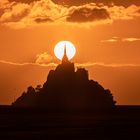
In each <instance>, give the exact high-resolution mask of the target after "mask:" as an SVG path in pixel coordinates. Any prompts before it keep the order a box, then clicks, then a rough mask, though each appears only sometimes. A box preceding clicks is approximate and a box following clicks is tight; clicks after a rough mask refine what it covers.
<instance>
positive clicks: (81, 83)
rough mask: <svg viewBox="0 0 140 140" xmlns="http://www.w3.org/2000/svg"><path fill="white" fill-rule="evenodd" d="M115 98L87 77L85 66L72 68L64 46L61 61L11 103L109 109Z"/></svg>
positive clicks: (36, 106)
mask: <svg viewBox="0 0 140 140" xmlns="http://www.w3.org/2000/svg"><path fill="white" fill-rule="evenodd" d="M115 103H116V102H115V101H114V100H113V96H112V94H111V92H110V90H108V89H104V88H103V87H102V86H101V85H100V84H99V83H98V82H96V81H94V80H89V77H88V71H87V70H85V68H78V69H77V70H76V69H75V66H74V63H72V62H70V61H69V60H68V58H67V54H66V47H65V49H64V56H63V58H62V62H61V64H59V65H58V66H57V67H56V69H55V70H50V72H49V74H48V77H47V81H46V82H45V83H44V84H43V86H42V87H41V86H40V85H38V86H37V87H36V88H33V87H32V86H30V87H28V89H27V92H24V93H23V94H22V95H21V96H20V97H19V98H17V100H16V101H15V102H13V103H12V106H14V107H35V108H45V109H48V110H64V111H69V110H70V111H72V110H79V111H80V110H82V111H83V110H112V109H113V108H114V107H115Z"/></svg>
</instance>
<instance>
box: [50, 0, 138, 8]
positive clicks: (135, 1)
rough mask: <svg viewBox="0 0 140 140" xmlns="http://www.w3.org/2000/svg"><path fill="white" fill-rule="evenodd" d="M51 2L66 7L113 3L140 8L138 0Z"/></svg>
mask: <svg viewBox="0 0 140 140" xmlns="http://www.w3.org/2000/svg"><path fill="white" fill-rule="evenodd" d="M52 1H53V2H55V3H57V4H61V5H63V4H65V5H68V6H73V5H83V4H87V3H91V2H93V3H97V4H98V3H103V4H105V5H111V4H112V3H114V4H115V5H117V6H121V5H122V6H125V7H128V6H130V5H132V4H134V5H137V6H140V0H133V1H132V0H75V1H73V0H52Z"/></svg>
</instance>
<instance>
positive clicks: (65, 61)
mask: <svg viewBox="0 0 140 140" xmlns="http://www.w3.org/2000/svg"><path fill="white" fill-rule="evenodd" d="M68 62H69V59H68V57H67V47H66V44H65V46H64V55H63V58H62V63H68Z"/></svg>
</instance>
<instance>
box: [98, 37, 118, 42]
mask: <svg viewBox="0 0 140 140" xmlns="http://www.w3.org/2000/svg"><path fill="white" fill-rule="evenodd" d="M117 41H118V40H117V39H114V38H112V39H107V40H101V42H117Z"/></svg>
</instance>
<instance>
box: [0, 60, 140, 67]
mask: <svg viewBox="0 0 140 140" xmlns="http://www.w3.org/2000/svg"><path fill="white" fill-rule="evenodd" d="M0 63H1V64H8V65H14V66H28V65H30V66H40V67H56V66H57V65H58V64H57V63H54V62H49V63H45V62H44V63H37V62H34V63H31V62H25V63H18V62H11V61H5V60H0ZM75 66H76V67H77V68H81V67H86V68H88V67H92V66H104V67H137V66H139V67H140V65H139V64H117V63H110V64H106V63H103V62H85V63H75Z"/></svg>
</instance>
